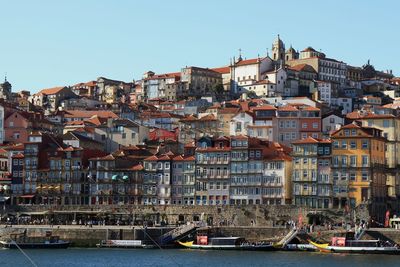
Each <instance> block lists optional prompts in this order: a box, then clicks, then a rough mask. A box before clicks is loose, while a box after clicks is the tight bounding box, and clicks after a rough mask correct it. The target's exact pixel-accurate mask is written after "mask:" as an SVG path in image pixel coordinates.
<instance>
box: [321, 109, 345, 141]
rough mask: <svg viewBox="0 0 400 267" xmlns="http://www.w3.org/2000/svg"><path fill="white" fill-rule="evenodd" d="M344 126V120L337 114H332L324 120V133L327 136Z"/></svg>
mask: <svg viewBox="0 0 400 267" xmlns="http://www.w3.org/2000/svg"><path fill="white" fill-rule="evenodd" d="M343 125H344V118H343V117H341V116H338V115H336V114H330V115H328V116H326V117H324V118H323V119H322V133H323V134H324V135H325V136H329V134H330V133H331V132H333V131H336V130H339V129H340V127H342V126H343Z"/></svg>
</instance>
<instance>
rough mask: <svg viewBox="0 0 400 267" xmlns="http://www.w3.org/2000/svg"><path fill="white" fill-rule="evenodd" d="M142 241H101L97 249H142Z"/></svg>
mask: <svg viewBox="0 0 400 267" xmlns="http://www.w3.org/2000/svg"><path fill="white" fill-rule="evenodd" d="M143 245H144V244H143V242H142V240H102V241H101V242H100V243H99V244H96V246H97V247H99V248H143Z"/></svg>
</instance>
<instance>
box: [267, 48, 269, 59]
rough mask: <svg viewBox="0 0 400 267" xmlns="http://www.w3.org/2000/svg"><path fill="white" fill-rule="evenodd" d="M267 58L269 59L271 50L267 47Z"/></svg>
mask: <svg viewBox="0 0 400 267" xmlns="http://www.w3.org/2000/svg"><path fill="white" fill-rule="evenodd" d="M267 57H269V49H268V47H267Z"/></svg>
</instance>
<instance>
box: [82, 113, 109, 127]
mask: <svg viewBox="0 0 400 267" xmlns="http://www.w3.org/2000/svg"><path fill="white" fill-rule="evenodd" d="M106 121H107V118H100V117H99V116H97V115H94V116H92V117H91V118H90V119H86V120H85V122H88V123H91V124H94V125H96V126H99V125H102V124H103V123H105V122H106Z"/></svg>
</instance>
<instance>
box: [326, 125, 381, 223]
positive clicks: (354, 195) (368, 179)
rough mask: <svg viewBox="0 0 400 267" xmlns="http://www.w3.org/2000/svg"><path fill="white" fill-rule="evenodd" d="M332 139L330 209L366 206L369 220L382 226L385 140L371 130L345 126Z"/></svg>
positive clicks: (373, 129)
mask: <svg viewBox="0 0 400 267" xmlns="http://www.w3.org/2000/svg"><path fill="white" fill-rule="evenodd" d="M331 139H332V167H331V169H332V177H333V192H334V196H333V205H334V207H339V208H345V207H346V206H347V207H355V206H358V205H359V204H368V205H369V208H370V212H371V216H373V217H375V219H376V220H378V221H380V222H383V220H384V214H385V211H386V200H387V188H386V173H385V172H386V159H385V145H386V138H384V137H383V135H382V131H381V130H379V129H377V128H372V127H362V126H359V125H357V124H356V123H352V124H348V125H345V126H343V127H342V128H340V129H339V130H337V131H335V132H333V133H332V135H331Z"/></svg>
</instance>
